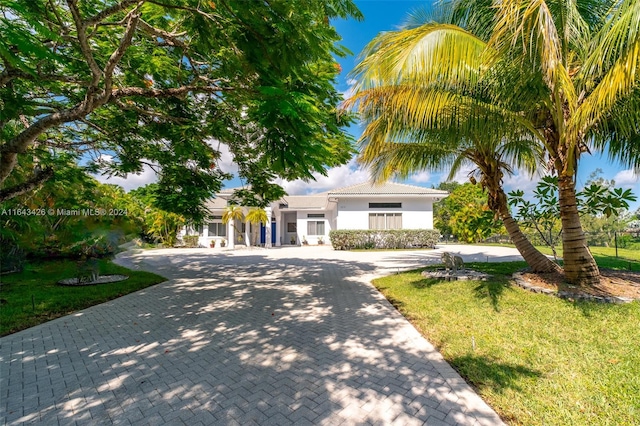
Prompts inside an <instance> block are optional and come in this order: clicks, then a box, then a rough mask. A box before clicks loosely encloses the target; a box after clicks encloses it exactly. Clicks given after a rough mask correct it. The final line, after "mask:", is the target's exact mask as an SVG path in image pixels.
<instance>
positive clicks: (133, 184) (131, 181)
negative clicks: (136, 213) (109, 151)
mask: <svg viewBox="0 0 640 426" xmlns="http://www.w3.org/2000/svg"><path fill="white" fill-rule="evenodd" d="M105 161H107V160H105ZM94 177H95V178H96V179H97V180H98V181H99V182H102V183H110V184H114V185H120V186H121V187H123V188H124V189H125V191H130V190H132V189H136V188H140V187H141V186H145V185H147V184H149V183H153V182H157V181H158V175H157V174H156V172H154V171H153V169H152V168H151V167H149V166H146V165H145V166H143V169H142V172H141V173H130V174H128V175H127V177H124V178H122V177H118V176H111V177H108V176H106V175H94Z"/></svg>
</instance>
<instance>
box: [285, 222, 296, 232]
mask: <svg viewBox="0 0 640 426" xmlns="http://www.w3.org/2000/svg"><path fill="white" fill-rule="evenodd" d="M287 232H298V225H296V223H295V222H289V223H287Z"/></svg>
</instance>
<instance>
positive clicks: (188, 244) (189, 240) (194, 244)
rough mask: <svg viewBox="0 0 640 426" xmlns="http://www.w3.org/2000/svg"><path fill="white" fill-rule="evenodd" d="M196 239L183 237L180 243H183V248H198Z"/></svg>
mask: <svg viewBox="0 0 640 426" xmlns="http://www.w3.org/2000/svg"><path fill="white" fill-rule="evenodd" d="M199 238H200V237H198V236H197V235H185V236H184V237H182V241H183V242H184V246H185V247H190V248H191V247H198V239H199Z"/></svg>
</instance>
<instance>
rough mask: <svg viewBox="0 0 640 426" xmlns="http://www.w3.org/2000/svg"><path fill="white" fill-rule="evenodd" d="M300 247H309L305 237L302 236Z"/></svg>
mask: <svg viewBox="0 0 640 426" xmlns="http://www.w3.org/2000/svg"><path fill="white" fill-rule="evenodd" d="M302 245H303V246H308V245H309V241H307V236H306V235H303V236H302Z"/></svg>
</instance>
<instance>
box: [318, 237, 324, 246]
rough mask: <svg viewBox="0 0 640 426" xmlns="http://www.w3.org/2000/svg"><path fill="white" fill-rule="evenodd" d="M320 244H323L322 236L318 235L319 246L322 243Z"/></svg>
mask: <svg viewBox="0 0 640 426" xmlns="http://www.w3.org/2000/svg"><path fill="white" fill-rule="evenodd" d="M322 244H324V237H322V236H319V237H318V245H319V246H320V245H322Z"/></svg>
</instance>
